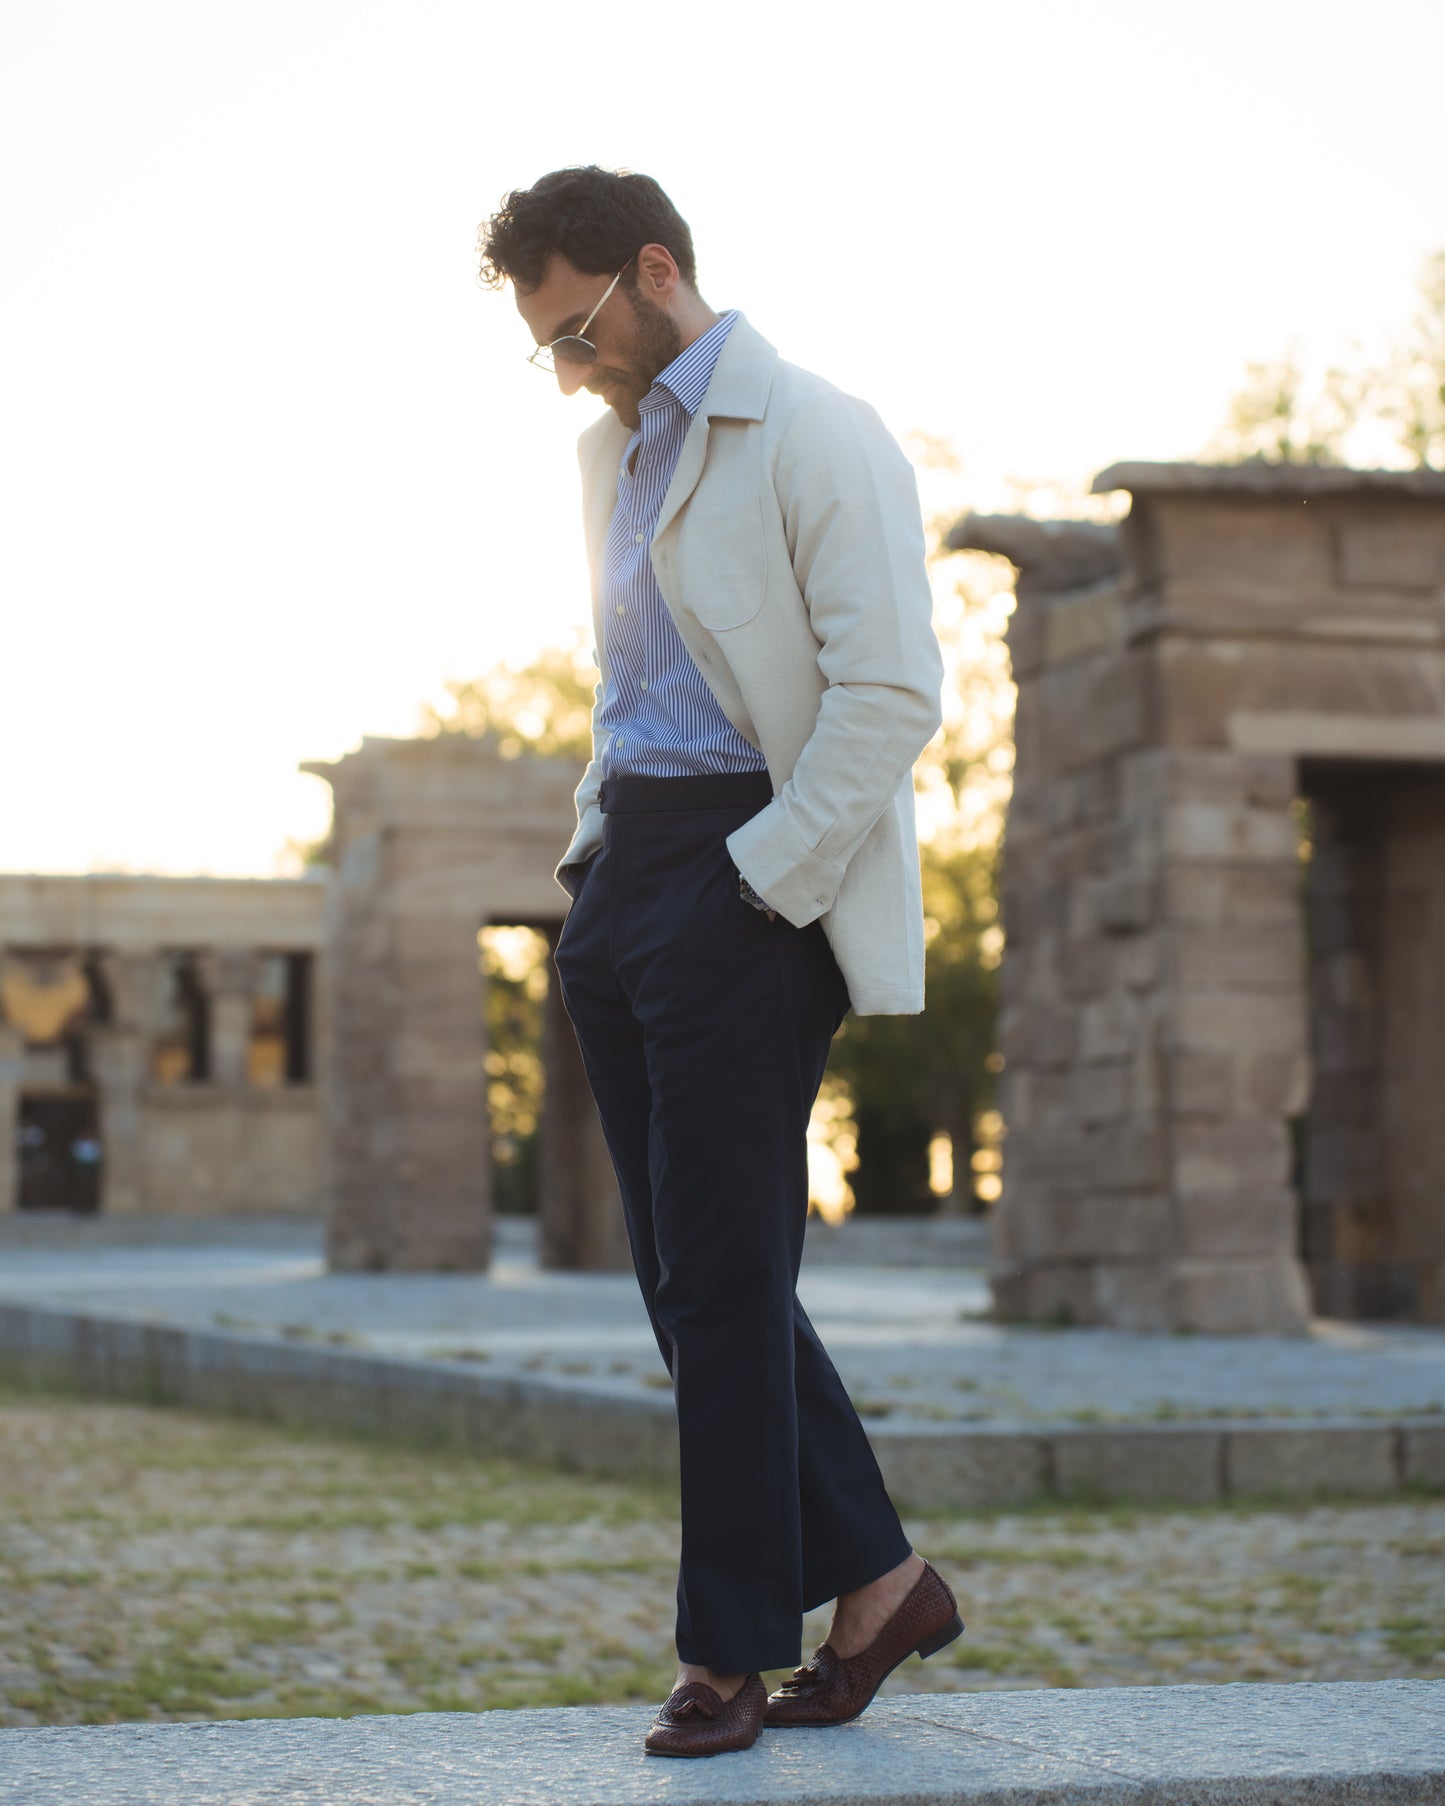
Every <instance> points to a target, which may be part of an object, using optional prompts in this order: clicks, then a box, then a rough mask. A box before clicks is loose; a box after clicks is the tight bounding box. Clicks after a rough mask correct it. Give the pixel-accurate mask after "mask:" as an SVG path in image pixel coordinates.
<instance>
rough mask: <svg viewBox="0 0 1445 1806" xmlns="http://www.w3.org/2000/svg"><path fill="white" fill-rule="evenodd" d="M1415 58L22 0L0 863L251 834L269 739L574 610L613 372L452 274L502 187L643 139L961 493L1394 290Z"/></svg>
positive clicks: (352, 2) (704, 233)
mask: <svg viewBox="0 0 1445 1806" xmlns="http://www.w3.org/2000/svg"><path fill="white" fill-rule="evenodd" d="M1442 68H1445V6H1442V5H1441V4H1440V0H1374V4H1372V5H1370V6H1369V7H1367V8H1362V7H1361V6H1360V5H1359V4H1358V0H1313V4H1311V5H1309V6H1304V5H1302V4H1300V3H1299V0H1248V3H1241V0H1215V3H1214V4H1213V5H1211V6H1209V7H1207V8H1193V7H1191V8H1185V7H1179V6H1168V5H1161V4H1159V0H1096V3H1095V4H1092V5H1080V4H1078V0H1010V3H1009V4H1007V5H1005V4H1001V3H1000V0H988V4H978V3H976V0H938V3H934V0H895V3H894V4H891V5H889V6H886V7H883V8H872V9H867V10H864V11H849V10H846V9H843V8H836V7H828V8H824V7H821V6H816V5H814V6H794V7H785V6H780V5H778V4H777V3H776V0H771V3H769V4H760V3H759V0H730V4H728V5H727V6H724V7H711V8H707V9H702V8H696V7H685V6H680V5H676V4H674V5H670V6H659V5H657V4H655V0H632V4H630V5H628V6H622V7H618V6H613V7H611V8H608V7H606V6H599V5H597V4H595V0H594V4H590V5H587V6H583V5H580V4H574V3H573V0H559V3H556V4H553V5H551V6H547V7H516V8H512V9H509V10H508V11H506V12H502V11H501V10H500V9H497V8H494V7H491V6H485V5H480V4H478V3H477V0H279V3H278V0H245V4H240V3H239V0H185V3H177V4H169V5H167V4H159V3H157V0H126V3H125V4H124V5H117V4H116V3H115V0H8V4H7V6H6V7H5V11H4V24H3V36H0V157H3V169H4V181H3V185H0V257H3V281H0V495H3V509H4V526H3V532H0V626H3V639H0V671H3V674H4V707H3V710H0V760H3V768H4V771H5V775H6V788H5V808H4V810H3V812H0V869H6V870H27V869H31V870H49V871H65V870H70V871H83V870H88V869H95V868H102V869H130V870H151V871H212V872H222V873H225V872H238V873H239V872H259V873H262V874H269V873H271V872H273V871H275V870H276V869H278V868H277V866H276V863H275V861H276V855H277V853H278V850H279V849H280V847H281V846H282V843H283V842H284V840H285V839H286V837H287V836H288V835H296V836H310V835H313V834H316V833H318V832H320V831H321V830H322V829H323V827H324V825H325V821H326V818H327V814H328V803H329V791H328V790H327V788H326V786H325V785H324V784H322V783H321V781H320V780H318V779H316V778H313V777H308V776H305V775H303V774H298V773H297V771H296V764H297V761H298V760H301V759H308V758H331V757H336V756H339V755H340V754H341V753H343V752H344V751H346V750H347V749H348V748H349V747H351V746H354V745H355V744H356V742H357V741H358V740H359V738H360V736H361V735H362V734H363V733H373V734H376V733H380V734H406V733H410V732H411V731H413V729H414V727H415V724H416V719H417V709H418V705H419V703H420V702H421V701H422V700H423V699H426V698H438V697H439V696H440V695H441V691H442V684H443V681H444V680H445V679H446V678H448V677H458V676H467V675H472V674H474V673H476V672H478V671H480V670H482V669H484V668H486V667H487V666H489V665H491V664H494V663H496V662H497V661H499V660H501V659H520V658H523V657H525V656H526V654H527V653H528V652H529V651H530V650H531V649H533V648H534V647H535V646H537V645H539V644H541V643H543V642H545V641H549V640H555V639H558V638H561V637H563V636H565V634H566V633H567V631H568V629H569V627H570V625H571V624H572V623H574V622H580V621H581V620H582V619H583V617H584V616H585V612H586V606H587V604H586V583H585V574H584V565H583V556H582V550H581V537H580V531H579V528H578V523H577V493H576V478H575V464H574V458H573V442H574V439H575V436H576V434H577V432H578V431H580V430H581V428H582V427H583V426H584V425H585V424H586V423H587V420H588V419H589V418H590V417H591V413H592V410H594V409H595V407H596V405H597V404H596V403H594V402H592V401H591V400H590V399H589V398H587V397H582V398H578V399H576V400H573V401H571V402H567V401H564V400H563V399H562V398H561V397H560V396H559V395H558V394H557V393H556V390H555V385H554V384H553V383H552V382H551V379H549V378H547V377H545V376H543V375H541V374H540V373H539V372H538V371H536V370H534V369H530V368H528V366H527V365H526V364H525V363H524V361H523V359H524V354H525V352H526V351H527V350H528V348H529V345H530V341H529V340H528V339H527V337H526V335H525V332H524V330H523V328H522V327H521V324H520V322H519V321H518V319H517V318H516V315H515V313H514V311H513V307H512V302H511V298H510V296H509V295H498V294H493V293H491V292H488V291H485V290H483V289H480V288H479V287H478V286H477V285H476V281H475V257H474V252H473V244H474V239H475V234H476V226H477V222H478V221H479V220H480V219H481V218H482V217H484V216H485V215H486V214H488V213H490V212H491V211H492V210H493V208H494V207H495V206H496V204H497V203H498V201H499V200H500V198H501V196H502V194H503V193H504V192H505V191H506V190H508V189H510V188H513V187H521V186H526V185H527V184H529V183H530V182H531V181H533V180H535V178H536V177H537V176H539V175H541V174H542V173H544V172H545V171H546V170H549V169H552V168H555V167H557V166H559V165H562V164H567V163H579V162H588V161H596V162H599V163H602V164H604V165H608V166H612V167H619V166H626V167H631V168H636V169H642V170H646V171H647V172H648V173H649V174H652V175H655V176H656V177H657V178H658V179H659V180H660V181H661V182H662V183H663V185H664V187H666V188H667V189H668V191H669V192H670V193H671V195H672V196H673V199H674V200H675V201H676V202H677V204H678V206H679V207H680V209H681V210H682V212H683V213H684V215H685V216H687V218H688V219H689V221H690V222H691V225H692V228H693V233H694V237H695V239H696V242H697V247H698V254H699V265H700V271H699V275H700V285H701V288H702V292H703V294H704V295H705V297H706V298H707V300H708V301H709V302H711V303H712V304H713V305H714V306H716V307H727V306H740V307H742V308H743V309H744V310H745V311H746V312H747V314H748V315H749V317H750V318H751V319H752V320H753V322H754V323H755V324H756V325H757V326H759V327H760V328H761V329H762V330H763V331H764V332H765V333H766V334H767V335H768V336H769V337H770V338H772V339H773V340H774V342H775V343H776V344H777V345H778V346H779V347H780V349H781V350H782V352H783V354H784V355H785V356H787V357H790V358H792V359H793V360H795V361H796V362H798V363H802V364H805V365H807V366H809V367H811V368H813V369H816V370H819V371H821V372H822V373H823V374H825V375H826V376H828V377H830V378H831V379H832V380H834V381H835V382H838V383H839V384H841V385H842V386H843V387H845V388H848V389H851V390H853V391H855V392H856V393H859V394H862V395H865V396H867V397H868V398H869V399H870V400H872V401H873V402H874V403H875V404H876V405H877V406H878V407H879V408H880V410H881V411H882V413H883V415H884V417H885V419H886V420H887V421H888V422H889V424H890V425H891V426H892V427H893V429H894V430H895V431H896V432H897V433H898V434H899V435H900V437H902V436H904V435H906V434H909V433H912V432H914V431H923V432H926V433H930V434H934V435H938V436H941V437H944V438H946V439H948V440H950V441H951V442H952V443H953V444H954V446H955V447H956V448H957V450H958V453H959V455H960V457H961V458H962V461H963V473H962V476H961V477H960V479H959V485H958V492H957V506H958V511H960V512H961V511H962V509H963V508H964V507H965V506H968V505H978V506H985V507H987V506H996V505H999V504H1000V503H1002V502H1005V501H1006V499H1007V494H1008V491H1007V487H1006V481H1007V479H1008V478H1010V477H1021V478H1034V479H1047V478H1057V479H1062V480H1064V481H1065V482H1076V483H1083V482H1084V481H1086V480H1087V478H1088V476H1089V475H1090V473H1091V472H1092V471H1094V470H1096V469H1098V468H1100V467H1101V466H1102V465H1104V464H1106V463H1108V462H1110V461H1112V460H1114V459H1116V458H1120V457H1146V458H1167V457H1176V456H1189V455H1191V454H1193V453H1194V452H1196V451H1197V450H1198V449H1199V447H1200V446H1201V445H1202V444H1203V443H1204V441H1205V440H1206V439H1207V438H1208V437H1209V436H1210V434H1211V433H1212V432H1213V430H1214V429H1215V428H1216V426H1217V425H1218V424H1219V421H1220V418H1221V415H1222V414H1223V411H1224V409H1225V406H1226V404H1227V400H1228V397H1229V395H1230V394H1231V393H1232V391H1233V389H1234V388H1235V387H1236V385H1237V383H1238V380H1239V377H1240V373H1241V370H1242V366H1243V365H1244V363H1245V362H1246V361H1247V360H1249V359H1252V358H1256V359H1257V358H1266V357H1271V356H1274V355H1276V354H1278V353H1280V352H1281V351H1283V350H1285V349H1286V348H1287V347H1288V346H1289V345H1290V344H1291V343H1292V342H1293V343H1294V344H1295V345H1297V346H1298V347H1299V348H1300V350H1301V351H1302V353H1303V354H1304V356H1305V357H1306V359H1319V360H1323V359H1328V358H1334V357H1338V356H1341V355H1344V354H1345V353H1346V352H1347V350H1348V347H1349V343H1350V341H1352V340H1362V341H1366V342H1368V343H1370V344H1374V343H1376V342H1377V341H1378V339H1379V337H1380V335H1381V334H1382V333H1384V332H1386V331H1388V330H1391V329H1397V328H1399V327H1400V326H1402V325H1403V323H1404V321H1405V319H1406V317H1407V316H1408V313H1409V311H1410V307H1411V303H1412V299H1413V286H1414V282H1415V278H1416V273H1417V269H1418V266H1419V263H1420V261H1421V259H1422V258H1423V257H1424V256H1425V255H1426V254H1427V253H1428V252H1429V251H1430V250H1432V249H1434V248H1436V247H1438V246H1440V245H1442V244H1445V138H1442V128H1441V118H1442V113H1441V101H1440V71H1441V69H1442Z"/></svg>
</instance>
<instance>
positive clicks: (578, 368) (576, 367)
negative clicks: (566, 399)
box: [557, 357, 592, 395]
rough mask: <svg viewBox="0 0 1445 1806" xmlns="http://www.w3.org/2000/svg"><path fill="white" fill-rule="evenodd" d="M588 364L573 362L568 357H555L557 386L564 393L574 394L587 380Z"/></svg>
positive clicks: (589, 366) (589, 367)
mask: <svg viewBox="0 0 1445 1806" xmlns="http://www.w3.org/2000/svg"><path fill="white" fill-rule="evenodd" d="M591 368H592V366H591V365H590V364H574V363H573V362H572V360H571V359H570V358H565V357H559V358H558V359H557V387H558V388H559V389H560V390H561V391H562V393H563V394H564V395H575V394H576V393H577V391H578V390H579V389H580V388H581V387H582V385H583V383H585V382H586V380H587V372H588V371H589V370H590V369H591Z"/></svg>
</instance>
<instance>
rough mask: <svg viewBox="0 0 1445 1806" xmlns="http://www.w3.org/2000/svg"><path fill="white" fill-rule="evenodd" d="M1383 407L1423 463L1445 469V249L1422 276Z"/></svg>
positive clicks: (1407, 446) (1404, 442)
mask: <svg viewBox="0 0 1445 1806" xmlns="http://www.w3.org/2000/svg"><path fill="white" fill-rule="evenodd" d="M1384 389H1385V397H1384V402H1383V406H1382V410H1381V411H1382V412H1383V413H1384V414H1385V416H1386V418H1387V419H1390V420H1392V421H1393V422H1394V423H1395V426H1396V428H1397V430H1398V431H1399V435H1400V444H1401V446H1402V447H1403V448H1404V450H1405V451H1406V452H1407V453H1408V455H1409V456H1410V457H1411V458H1412V459H1413V460H1414V462H1415V463H1416V464H1417V465H1420V466H1422V467H1433V468H1434V469H1437V470H1445V250H1441V251H1437V252H1436V253H1435V255H1434V256H1433V257H1431V258H1430V259H1429V261H1428V262H1427V263H1426V265H1425V269H1424V273H1423V274H1422V276H1421V278H1420V304H1419V307H1418V309H1417V310H1416V314H1415V319H1414V322H1413V324H1412V326H1411V329H1410V332H1409V335H1408V336H1407V338H1406V340H1405V343H1404V344H1403V345H1402V346H1401V347H1400V349H1399V351H1398V352H1397V353H1396V354H1395V357H1394V358H1393V360H1392V362H1391V365H1390V367H1389V369H1388V370H1387V372H1386V375H1385V379H1384Z"/></svg>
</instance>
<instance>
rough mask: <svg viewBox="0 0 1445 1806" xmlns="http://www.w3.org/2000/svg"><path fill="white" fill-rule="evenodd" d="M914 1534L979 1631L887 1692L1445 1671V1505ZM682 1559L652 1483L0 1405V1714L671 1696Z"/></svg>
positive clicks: (962, 1524)
mask: <svg viewBox="0 0 1445 1806" xmlns="http://www.w3.org/2000/svg"><path fill="white" fill-rule="evenodd" d="M909 1531H910V1534H911V1535H912V1536H913V1538H914V1540H915V1542H916V1543H917V1544H918V1546H919V1547H920V1548H922V1549H923V1550H924V1551H925V1552H926V1553H928V1554H929V1555H930V1556H932V1557H933V1558H934V1559H935V1560H936V1561H937V1562H938V1563H939V1565H940V1566H941V1567H942V1568H943V1570H944V1572H945V1573H946V1574H947V1575H948V1576H949V1578H950V1579H951V1580H952V1581H953V1583H954V1585H955V1587H956V1590H957V1591H958V1593H959V1595H960V1598H961V1601H962V1603H963V1608H964V1616H965V1617H966V1618H967V1619H968V1623H969V1628H968V1631H967V1632H966V1634H965V1636H964V1637H963V1639H962V1640H961V1641H960V1642H959V1643H957V1644H955V1645H954V1646H953V1647H952V1648H950V1649H949V1650H948V1651H946V1652H944V1653H943V1654H941V1655H940V1656H938V1657H935V1658H934V1660H933V1661H931V1662H929V1663H927V1664H922V1663H919V1662H917V1661H910V1662H908V1663H906V1664H905V1665H904V1667H903V1668H901V1669H899V1670H898V1671H897V1672H896V1673H895V1674H894V1675H893V1677H892V1678H891V1680H890V1681H889V1683H888V1690H889V1691H920V1690H925V1689H940V1690H945V1691H952V1690H958V1689H970V1688H983V1687H1038V1686H1075V1685H1077V1686H1117V1685H1121V1684H1131V1683H1140V1684H1142V1683H1147V1682H1161V1681H1162V1682H1178V1681H1238V1680H1261V1681H1262V1680H1375V1679H1380V1678H1383V1677H1389V1676H1412V1677H1427V1676H1445V1559H1442V1557H1445V1500H1438V1499H1436V1500H1426V1499H1419V1500H1410V1501H1406V1502H1398V1503H1391V1504H1387V1505H1338V1506H1329V1507H1324V1506H1321V1507H1312V1508H1309V1509H1301V1510H1292V1511H1280V1510H1239V1509H1234V1510H1208V1511H1148V1512H1143V1511H1141V1512H1136V1513H1130V1512H1122V1511H1118V1510H1115V1511H1108V1512H1085V1511H1060V1510H1053V1511H1028V1512H1016V1513H1012V1514H1007V1515H1001V1514H993V1515H987V1516H979V1515H975V1516H969V1517H958V1518H947V1519H932V1520H929V1521H926V1522H925V1521H921V1520H920V1521H914V1522H911V1523H910V1525H909ZM676 1548H677V1539H676V1529H675V1501H674V1500H673V1498H672V1497H671V1496H670V1495H669V1494H668V1492H667V1491H666V1490H665V1489H661V1488H656V1487H653V1488H649V1487H646V1486H640V1485H638V1486H633V1485H622V1484H614V1483H608V1482H600V1481H596V1480H592V1479H580V1478H578V1477H576V1476H570V1475H559V1474H556V1473H551V1472H546V1471H541V1470H536V1469H530V1468H525V1467H521V1466H517V1465H515V1464H509V1463H500V1462H494V1463H480V1462H475V1461H462V1460H458V1459H456V1458H454V1457H449V1456H441V1455H427V1454H418V1453H412V1452H403V1451H399V1450H394V1449H382V1448H378V1447H372V1446H369V1445H365V1444H358V1443H348V1442H341V1441H328V1440H323V1439H306V1438H303V1437H301V1436H298V1435H292V1434H289V1433H285V1432H279V1431H275V1430H270V1429H265V1428H260V1427H256V1426H250V1425H244V1424H236V1423H233V1422H227V1421H218V1420H212V1419H207V1418H202V1417H197V1416H191V1415H187V1414H183V1413H180V1412H172V1411H155V1410H147V1409H144V1408H141V1407H135V1406H112V1405H92V1404H82V1403H74V1402H64V1401H61V1402H58V1401H55V1400H52V1399H44V1400H41V1399H35V1398H24V1397H20V1396H17V1395H15V1394H3V1395H0V1725H30V1724H74V1723H96V1722H108V1721H113V1720H120V1719H191V1718H236V1717H257V1716H272V1715H275V1716H288V1717H289V1716H299V1715H303V1714H314V1713H322V1714H333V1713H339V1714H345V1713H352V1712H390V1711H414V1710H433V1711H435V1710H453V1709H458V1710H476V1709H480V1708H489V1707H494V1706H520V1705H558V1704H580V1703H586V1702H594V1701H623V1700H648V1701H651V1700H657V1699H660V1698H661V1697H662V1696H663V1694H665V1692H666V1691H667V1688H668V1686H669V1684H670V1682H671V1679H672V1675H673V1663H672V1660H671V1657H670V1654H669V1651H670V1649H671V1625H672V1613H673V1598H672V1594H673V1584H674V1576H675V1566H674V1564H675V1560H676ZM826 1621H827V1613H826V1610H825V1611H821V1612H817V1613H814V1614H812V1615H811V1616H810V1618H809V1620H808V1622H807V1624H806V1626H805V1636H806V1639H807V1640H806V1642H805V1648H807V1649H810V1648H811V1647H812V1645H813V1643H814V1642H815V1641H817V1640H818V1639H819V1638H821V1636H822V1635H823V1633H824V1631H825V1630H826Z"/></svg>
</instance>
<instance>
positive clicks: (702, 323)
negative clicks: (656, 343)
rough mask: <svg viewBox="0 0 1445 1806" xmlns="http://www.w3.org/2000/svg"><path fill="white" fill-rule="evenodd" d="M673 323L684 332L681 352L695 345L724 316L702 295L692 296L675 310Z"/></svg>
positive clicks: (680, 347)
mask: <svg viewBox="0 0 1445 1806" xmlns="http://www.w3.org/2000/svg"><path fill="white" fill-rule="evenodd" d="M672 318H673V323H674V324H675V325H676V327H677V330H678V331H679V332H680V333H681V334H682V344H681V345H680V346H679V347H678V350H679V353H681V352H683V351H686V350H687V348H688V346H689V345H695V344H696V343H697V341H698V340H699V339H700V338H701V337H702V335H703V334H704V333H705V332H706V331H707V330H708V328H709V327H710V326H716V325H717V323H718V321H719V320H720V319H721V318H722V315H721V314H719V313H714V312H713V310H712V308H710V307H709V306H708V304H707V302H706V301H704V300H703V298H702V296H701V295H693V296H690V297H689V298H688V299H687V301H686V302H685V303H684V304H683V305H682V306H680V307H678V308H675V309H674V310H673V315H672Z"/></svg>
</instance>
